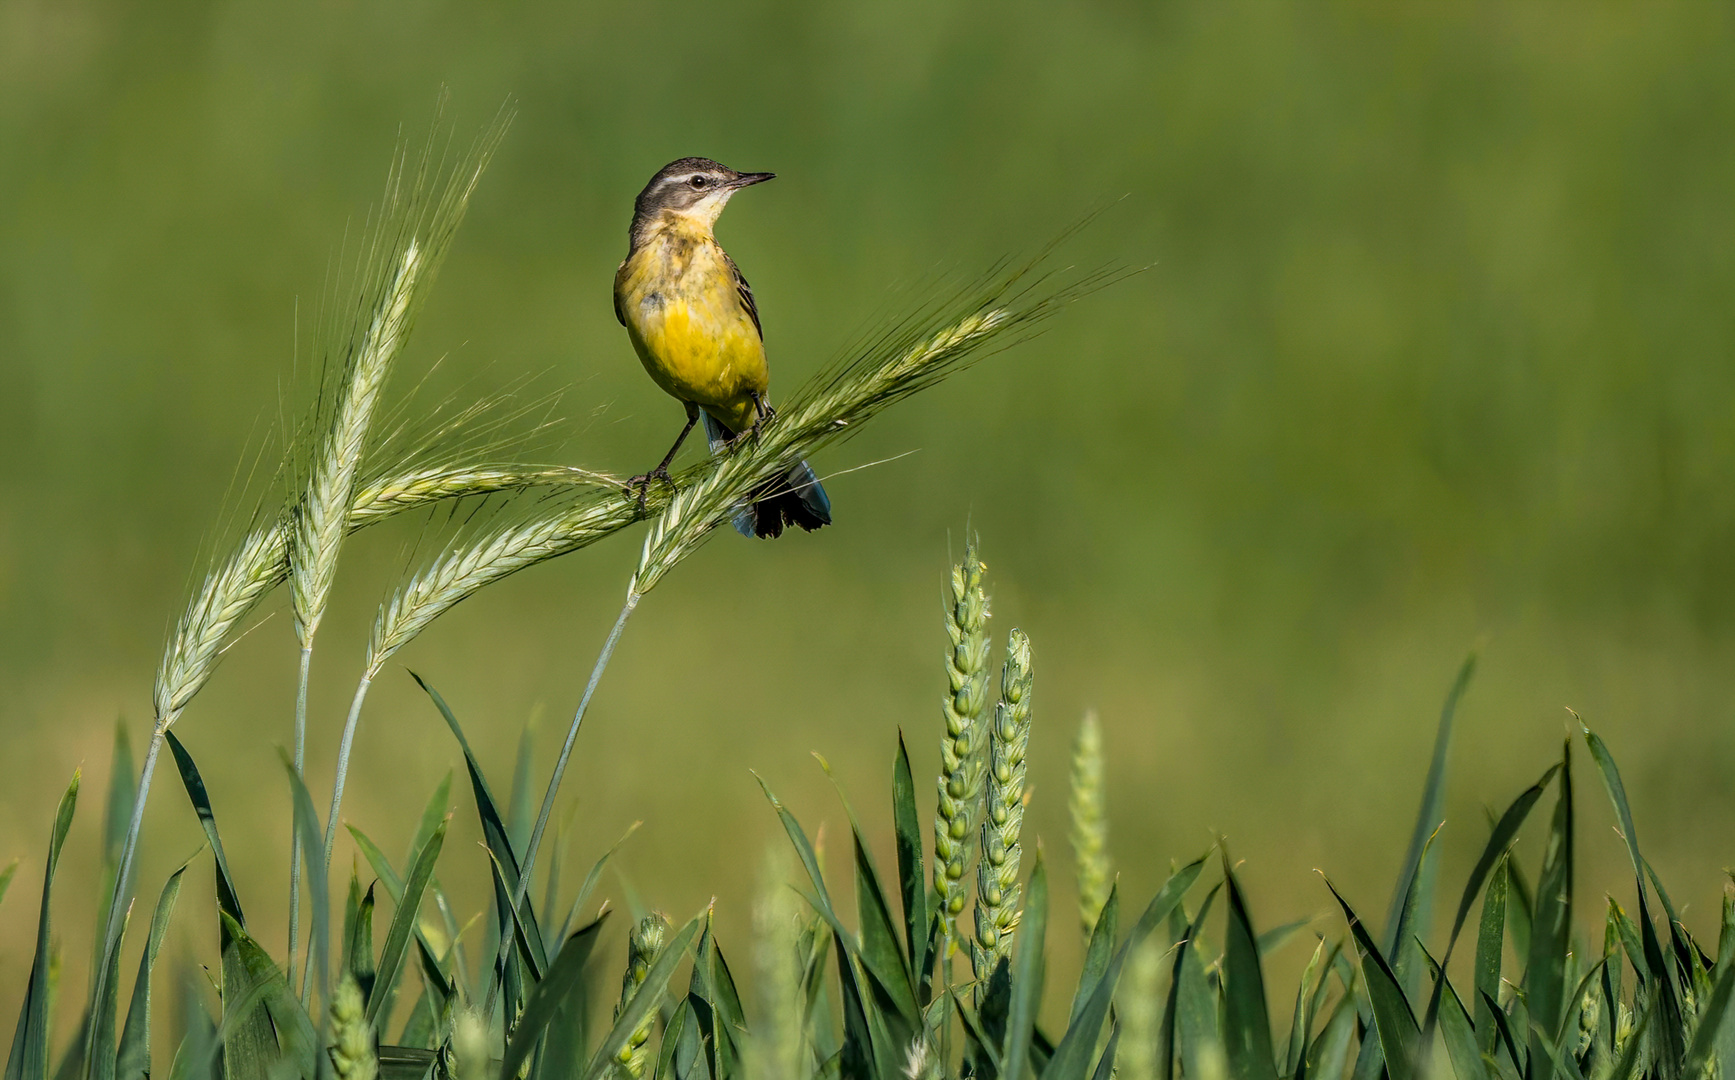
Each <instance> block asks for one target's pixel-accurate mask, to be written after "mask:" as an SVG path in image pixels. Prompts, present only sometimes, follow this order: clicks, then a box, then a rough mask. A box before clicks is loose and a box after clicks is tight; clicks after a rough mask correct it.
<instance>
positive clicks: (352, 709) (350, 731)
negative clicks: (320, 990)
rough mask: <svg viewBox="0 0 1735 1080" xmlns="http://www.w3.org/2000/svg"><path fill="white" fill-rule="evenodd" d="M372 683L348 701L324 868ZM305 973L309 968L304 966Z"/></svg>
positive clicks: (365, 679)
mask: <svg viewBox="0 0 1735 1080" xmlns="http://www.w3.org/2000/svg"><path fill="white" fill-rule="evenodd" d="M372 685H373V675H372V674H371V673H370V674H367V675H363V676H362V677H361V681H360V682H358V683H356V686H355V698H354V699H353V700H351V701H350V703H349V718H348V719H346V720H345V721H344V722H343V741H342V742H340V743H338V747H337V778H336V779H335V780H334V781H333V782H332V785H331V816H330V817H328V818H326V819H325V870H326V873H327V874H329V873H330V872H331V849H332V847H333V846H334V845H335V844H336V843H337V812H338V810H339V809H340V808H341V807H342V806H343V782H344V779H345V778H346V777H348V775H349V751H350V747H351V746H352V745H354V743H355V729H356V727H357V726H358V725H359V724H360V723H361V706H362V702H364V701H366V700H367V692H368V688H369V687H370V686H372ZM313 945H314V943H313V939H312V938H309V939H308V941H307V964H311V963H312V962H313ZM303 974H304V975H305V974H306V967H305V966H304V967H303ZM307 986H308V984H307V983H306V981H305V980H304V981H303V982H302V985H301V991H302V998H303V1000H306V998H307Z"/></svg>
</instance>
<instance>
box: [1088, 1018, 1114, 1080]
mask: <svg viewBox="0 0 1735 1080" xmlns="http://www.w3.org/2000/svg"><path fill="white" fill-rule="evenodd" d="M1120 1044H1121V1026H1120V1025H1119V1024H1114V1025H1113V1026H1111V1027H1110V1028H1109V1033H1108V1045H1106V1046H1104V1047H1103V1048H1102V1057H1100V1058H1098V1059H1097V1062H1096V1071H1095V1072H1093V1073H1091V1080H1110V1078H1111V1077H1113V1076H1114V1075H1115V1071H1114V1059H1115V1051H1116V1050H1118V1049H1119V1048H1120Z"/></svg>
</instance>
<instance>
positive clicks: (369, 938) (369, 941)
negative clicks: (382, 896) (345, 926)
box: [344, 882, 378, 1020]
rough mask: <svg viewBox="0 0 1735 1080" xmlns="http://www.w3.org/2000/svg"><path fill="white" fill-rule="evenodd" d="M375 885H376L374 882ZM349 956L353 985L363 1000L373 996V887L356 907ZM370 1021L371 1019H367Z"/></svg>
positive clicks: (375, 972)
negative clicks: (356, 987) (358, 990)
mask: <svg viewBox="0 0 1735 1080" xmlns="http://www.w3.org/2000/svg"><path fill="white" fill-rule="evenodd" d="M375 884H378V883H377V882H375ZM350 933H351V937H350V942H349V956H348V957H347V958H346V959H345V961H344V964H345V967H346V970H348V971H349V974H350V976H351V977H352V978H354V979H355V983H356V985H357V986H358V987H360V988H361V992H362V997H363V999H364V1000H366V999H368V998H369V997H371V996H372V995H373V992H374V983H375V978H376V976H377V974H378V969H377V968H375V967H374V886H373V885H369V886H368V887H367V893H366V894H365V895H363V896H362V898H361V902H360V903H359V904H357V905H356V909H355V923H354V925H353V926H352V927H351V928H350ZM369 1019H370V1020H371V1019H372V1017H369Z"/></svg>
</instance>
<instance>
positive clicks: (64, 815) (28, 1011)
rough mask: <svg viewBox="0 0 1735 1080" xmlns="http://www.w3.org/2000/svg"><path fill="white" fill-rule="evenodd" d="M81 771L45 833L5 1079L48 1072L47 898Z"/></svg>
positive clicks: (27, 1079)
mask: <svg viewBox="0 0 1735 1080" xmlns="http://www.w3.org/2000/svg"><path fill="white" fill-rule="evenodd" d="M81 775H82V773H81V771H76V770H75V771H74V772H73V774H72V783H71V784H69V785H68V786H67V788H66V793H65V794H64V795H62V796H61V797H60V806H59V808H58V809H57V810H56V811H55V814H54V827H53V829H52V830H51V831H50V832H49V834H48V869H47V870H46V871H45V872H44V873H43V875H42V907H41V909H40V910H39V912H38V914H37V917H36V957H35V959H34V960H32V961H31V964H30V981H29V982H28V983H26V984H25V990H24V1003H23V1005H21V1006H20V1007H19V1009H18V1028H17V1033H16V1034H14V1035H13V1036H12V1050H11V1052H10V1053H9V1054H8V1055H7V1057H6V1074H5V1080H46V1078H47V1076H48V1006H49V998H50V997H51V996H52V994H51V993H50V987H49V968H50V966H51V956H50V952H51V948H52V946H51V934H50V931H49V919H48V913H49V907H50V903H49V901H50V900H51V899H52V897H53V895H54V871H55V868H56V867H57V866H59V865H60V850H61V848H62V847H63V846H64V845H65V844H66V833H67V830H68V829H70V828H71V827H72V814H73V811H74V810H75V809H77V807H78V784H79V778H80V776H81ZM116 951H117V952H118V951H119V950H118V949H117V950H116Z"/></svg>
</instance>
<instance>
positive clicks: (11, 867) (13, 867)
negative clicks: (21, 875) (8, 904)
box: [0, 858, 19, 900]
mask: <svg viewBox="0 0 1735 1080" xmlns="http://www.w3.org/2000/svg"><path fill="white" fill-rule="evenodd" d="M18 863H19V860H18V859H16V858H15V859H13V860H12V861H11V862H9V863H7V864H6V869H4V870H0V900H4V899H6V890H7V889H8V888H10V887H11V885H12V878H13V877H14V876H15V875H17V873H18Z"/></svg>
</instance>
